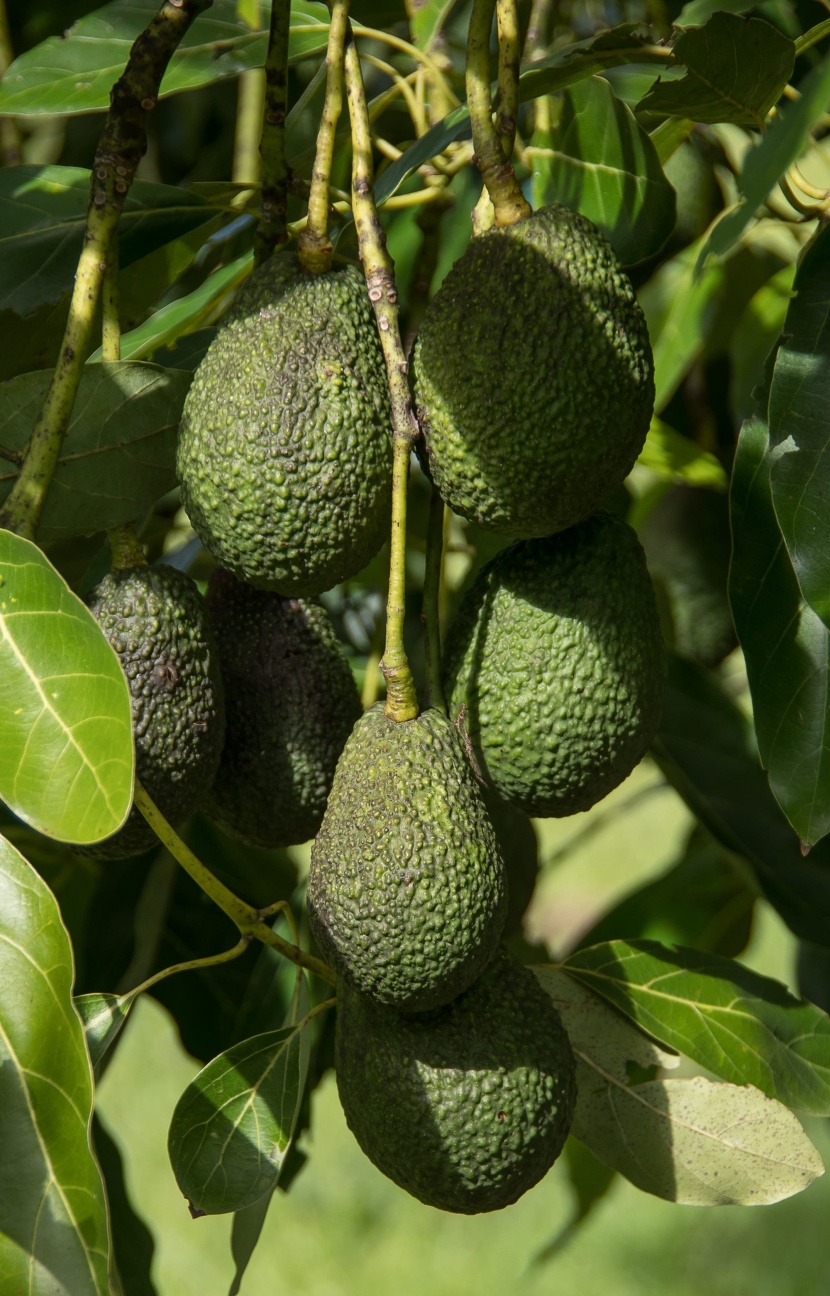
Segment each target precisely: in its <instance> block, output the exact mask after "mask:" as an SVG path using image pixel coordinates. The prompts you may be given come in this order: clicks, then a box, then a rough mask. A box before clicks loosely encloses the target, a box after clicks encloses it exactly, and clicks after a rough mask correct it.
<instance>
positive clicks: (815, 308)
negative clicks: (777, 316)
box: [768, 226, 830, 627]
mask: <svg viewBox="0 0 830 1296" xmlns="http://www.w3.org/2000/svg"><path fill="white" fill-rule="evenodd" d="M794 290H795V293H796V296H795V299H794V300H793V301H792V302H791V303H790V307H789V310H788V311H787V318H786V320H785V323H784V332H783V336H782V339H781V345H780V346H779V348H778V353H777V355H776V357H775V366H774V368H773V372H772V383H771V386H770V396H769V411H768V414H769V433H770V440H769V451H770V455H771V457H772V459H773V463H772V467H771V470H770V486H771V490H772V502H773V506H774V508H775V516H776V518H777V519H778V525H779V527H780V529H781V534H782V536H783V538H784V543H785V544H786V546H787V552H788V553H789V556H790V562H791V563H792V567H793V571H794V572H795V575H796V578H797V580H798V584H799V586H800V588H801V593H802V594H803V595H804V598H805V599H806V600H807V602H808V603H809V604H810V607H811V608H812V609H813V611H814V612H816V613H817V614H818V615H819V616H820V617H821V619H822V621H823V622H824V624H825V626H828V627H830V530H828V526H827V520H828V517H830V438H828V435H827V430H828V427H830V319H828V316H830V228H828V227H827V226H825V227H824V228H823V229H822V230H821V231H820V232H819V233H818V235H817V236H816V238H815V239H814V240H813V242H812V243H811V244H810V246H809V247H808V248H807V250H806V252H805V253H804V256H803V257H802V259H801V261H800V262H799V265H798V270H797V272H796V276H795V283H794Z"/></svg>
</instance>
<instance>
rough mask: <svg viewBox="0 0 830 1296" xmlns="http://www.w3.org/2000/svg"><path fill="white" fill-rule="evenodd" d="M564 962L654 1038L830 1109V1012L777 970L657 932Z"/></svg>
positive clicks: (807, 1107) (775, 1093) (787, 1100)
mask: <svg viewBox="0 0 830 1296" xmlns="http://www.w3.org/2000/svg"><path fill="white" fill-rule="evenodd" d="M564 967H565V970H566V971H567V972H568V973H570V975H571V976H573V977H576V978H577V980H579V981H581V982H582V983H583V984H584V985H586V986H588V988H589V989H591V990H593V991H594V992H595V993H596V994H600V995H602V997H603V998H604V999H607V1000H608V1002H609V1003H611V1004H613V1005H614V1007H615V1008H619V1010H620V1011H621V1012H623V1013H625V1015H626V1016H627V1017H630V1018H631V1019H632V1021H635V1022H636V1023H637V1025H638V1026H641V1027H642V1028H643V1030H646V1031H648V1032H649V1034H650V1035H653V1036H654V1037H655V1039H659V1040H662V1041H663V1042H664V1043H666V1044H670V1045H671V1046H672V1048H675V1049H677V1050H678V1052H680V1053H685V1054H686V1056H687V1057H690V1058H692V1059H693V1060H694V1061H695V1062H697V1063H699V1064H700V1065H701V1066H703V1067H705V1068H706V1069H707V1071H712V1072H713V1073H714V1074H715V1075H717V1076H720V1077H721V1078H722V1079H724V1080H730V1081H732V1082H733V1083H734V1084H750V1085H754V1087H755V1088H756V1089H760V1090H761V1092H762V1093H765V1094H766V1095H767V1097H769V1098H777V1099H778V1101H779V1102H782V1103H783V1104H784V1105H785V1106H786V1107H791V1108H793V1109H794V1110H795V1111H802V1112H808V1113H810V1114H812V1115H814V1116H827V1115H828V1114H830V1020H828V1017H827V1014H826V1013H824V1012H822V1011H821V1009H820V1008H816V1007H815V1006H814V1005H813V1004H810V1003H806V1002H805V1001H804V1000H803V999H802V1000H799V999H795V998H794V997H793V996H792V995H791V994H790V993H789V991H787V990H786V989H785V987H784V986H782V985H781V984H780V983H779V982H777V981H772V980H770V978H769V977H763V976H759V975H758V974H757V973H755V972H750V971H749V970H748V969H747V968H745V967H742V966H741V964H739V963H735V962H734V961H733V960H732V959H725V958H720V957H719V956H718V955H716V954H705V953H703V952H702V951H701V950H693V949H686V948H683V947H682V946H681V947H679V948H678V949H674V950H672V949H667V948H666V946H665V945H660V944H658V943H657V942H656V941H648V940H642V941H630V942H626V941H621V940H613V941H608V942H607V943H605V944H602V945H592V946H589V947H588V948H587V949H580V950H578V951H576V953H574V954H571V956H570V957H569V958H568V959H566V961H565V964H564Z"/></svg>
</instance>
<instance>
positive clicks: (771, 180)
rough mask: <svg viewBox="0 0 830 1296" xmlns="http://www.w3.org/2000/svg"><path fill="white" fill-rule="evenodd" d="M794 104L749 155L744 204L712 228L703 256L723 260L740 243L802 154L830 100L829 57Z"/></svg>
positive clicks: (810, 75) (742, 182)
mask: <svg viewBox="0 0 830 1296" xmlns="http://www.w3.org/2000/svg"><path fill="white" fill-rule="evenodd" d="M798 92H799V93H798V98H797V99H796V101H795V102H794V103H786V104H783V105H782V107H781V109H780V111H779V112H778V114H777V116H776V118H775V120H774V121H773V122H771V123H770V125H769V127H768V129H767V130H766V131H765V133H764V135H763V137H762V139H761V142H760V143H759V144H758V145H757V147H756V148H753V149H751V150H750V151H749V153H747V155H746V161H745V162H744V168H743V171H742V172H741V174H740V176H739V177H738V186H739V188H740V192H741V201H740V203H739V204H738V206H737V207H732V208H730V209H729V211H726V212H724V214H723V215H722V216H721V217H720V218H719V219H718V220H717V221H715V223H714V224H713V225H712V227H711V229H710V232H709V236H708V238H707V240H706V242H705V243H704V244H703V247H702V249H701V252H700V262H701V263H702V262H703V261H704V260H705V259H706V257H707V256H708V255H709V253H710V252H711V253H715V254H716V255H720V256H722V255H723V254H724V253H725V252H728V251H729V249H730V248H731V247H732V246H733V245H734V244H735V243H736V242H737V240H738V239H739V238H740V237H741V235H742V234H743V232H744V230H745V229H746V227H747V225H748V224H749V223H750V221H751V220H752V218H753V216H754V215H755V212H756V211H757V210H758V208H759V207H760V206H761V204H762V203H763V202H764V201H765V200H766V198H767V195H768V194H769V192H770V190H771V189H772V188H773V186H774V185H776V184H777V183H778V180H779V177H780V176H782V175H783V174H784V172H785V171H786V170H787V168H788V167H789V166H790V165H791V164H792V163H793V162H794V161H795V160H796V158H798V157H799V156H800V155H801V154H802V153H803V152H804V148H805V146H806V144H807V140H808V137H809V133H810V129H811V127H812V126H813V124H814V122H815V121H816V119H817V118H818V117H819V116H820V115H821V114H822V113H823V112H824V109H825V107H826V104H827V100H828V98H830V57H827V58H825V59H824V60H823V61H822V62H821V63H819V64H817V65H816V67H814V68H813V69H812V71H811V72H809V73H808V74H807V76H806V77H805V78H804V80H803V81H802V82H801V84H800V85H799V87H798Z"/></svg>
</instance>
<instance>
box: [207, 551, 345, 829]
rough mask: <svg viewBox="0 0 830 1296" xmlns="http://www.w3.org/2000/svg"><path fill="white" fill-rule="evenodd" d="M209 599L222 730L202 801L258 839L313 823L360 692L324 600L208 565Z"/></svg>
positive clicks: (223, 821) (228, 825)
mask: <svg viewBox="0 0 830 1296" xmlns="http://www.w3.org/2000/svg"><path fill="white" fill-rule="evenodd" d="M206 603H207V608H208V613H209V615H210V618H211V622H212V625H213V629H214V632H215V635H216V640H217V644H218V647H219V663H220V666H221V670H222V678H223V680H224V682H225V694H226V698H227V733H226V736H225V746H224V749H223V752H222V760H221V763H220V765H219V771H218V773H217V775H216V781H215V783H214V785H213V789H212V791H211V793H210V796H209V798H208V802H207V806H206V810H207V813H208V815H209V816H210V818H211V819H214V820H215V821H216V822H217V823H218V824H220V825H221V826H222V827H223V828H225V829H226V830H227V831H228V832H230V833H232V834H233V835H234V836H237V837H241V838H242V839H243V840H244V841H248V842H251V843H253V844H254V845H256V846H273V847H275V846H292V845H296V844H298V843H300V842H304V841H308V840H309V838H310V837H313V836H314V834H315V833H316V832H317V829H318V828H319V827H320V821H321V820H322V818H323V811H324V810H325V808H326V797H327V796H328V794H329V789H330V787H331V781H332V779H333V777H334V770H335V766H336V764H337V758H338V757H339V755H340V753H341V751H342V750H343V747H344V746H345V743H346V739H347V738H348V736H349V734H350V733H351V731H352V728H353V726H354V724H355V722H356V721H357V719H358V717H359V715H360V697H359V695H358V692H357V687H356V685H355V682H354V677H353V675H352V672H351V669H350V667H349V663H348V662H347V660H346V658H345V656H344V654H343V650H342V649H341V647H340V643H339V641H338V639H337V636H336V634H335V633H334V629H333V628H332V625H331V622H330V621H329V619H328V617H327V616H326V613H325V611H324V610H323V608H321V607H320V606H318V605H317V604H315V603H310V602H305V601H303V600H301V599H292V598H284V597H283V596H282V595H281V594H273V593H270V592H269V591H267V590H257V589H253V588H252V587H251V586H250V585H246V584H244V582H242V581H239V580H237V579H236V577H235V576H233V575H232V574H231V573H230V572H228V571H224V570H221V569H220V570H219V571H216V572H214V573H213V575H212V576H211V578H210V583H209V585H208V590H207V595H206Z"/></svg>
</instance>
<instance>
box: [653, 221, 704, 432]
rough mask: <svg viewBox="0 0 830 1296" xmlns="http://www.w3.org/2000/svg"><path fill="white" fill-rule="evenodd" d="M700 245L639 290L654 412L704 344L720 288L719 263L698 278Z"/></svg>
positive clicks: (666, 265) (687, 250) (662, 268)
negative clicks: (649, 350)
mask: <svg viewBox="0 0 830 1296" xmlns="http://www.w3.org/2000/svg"><path fill="white" fill-rule="evenodd" d="M699 247H700V245H699V243H693V244H691V246H689V247H687V248H684V249H683V251H682V252H680V253H679V254H678V255H677V256H676V257H672V259H671V260H670V261H665V262H664V263H663V264H662V265H661V266H660V269H659V270H657V271H656V272H655V273H654V274H653V275H652V276H651V278H650V279H649V280H648V282H647V283H646V284H644V286H643V287H642V288H641V289H640V293H639V298H640V305H641V306H642V308H643V310H644V311H645V316H646V320H647V321H648V331H649V337H650V338H651V345H652V348H653V350H654V383H655V387H656V393H657V394H656V398H655V401H654V412H655V414H659V413H660V412H661V411H662V410H663V409H665V407H666V405H667V404H668V402H669V401H670V400H671V398H672V396H673V395H674V393H675V392H676V391H677V388H678V387H679V386H680V384H681V382H682V381H683V379H684V378H685V377H686V374H687V373H688V372H689V370H690V369H691V367H692V365H693V364H694V362H695V360H696V359H697V357H698V356H699V355H700V353H701V352H702V350H703V348H704V346H705V345H706V337H707V333H708V331H709V328H710V326H711V322H712V319H713V317H714V314H715V310H716V308H717V304H718V300H719V297H720V294H721V292H722V289H723V282H724V278H723V275H724V272H723V267H722V266H721V265H720V264H719V263H718V262H712V263H710V264H708V265H706V266H705V267H704V269H703V272H702V273H700V274H698V273H696V270H695V263H696V261H697V257H698V250H699Z"/></svg>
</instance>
